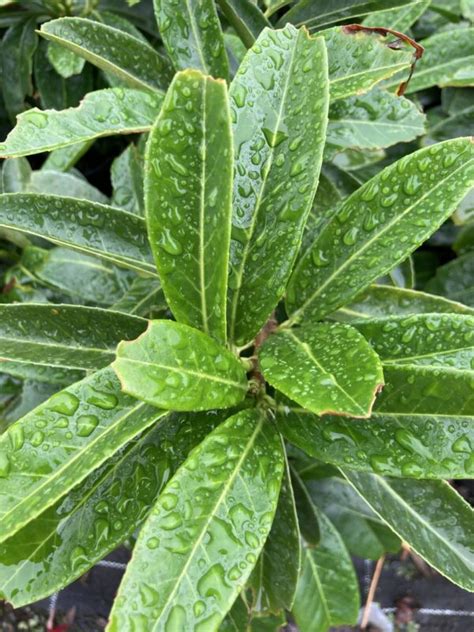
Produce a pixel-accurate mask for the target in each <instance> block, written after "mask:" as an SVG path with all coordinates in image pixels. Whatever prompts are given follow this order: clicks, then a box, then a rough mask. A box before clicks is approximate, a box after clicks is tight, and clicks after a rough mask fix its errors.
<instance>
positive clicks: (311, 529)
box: [291, 467, 321, 574]
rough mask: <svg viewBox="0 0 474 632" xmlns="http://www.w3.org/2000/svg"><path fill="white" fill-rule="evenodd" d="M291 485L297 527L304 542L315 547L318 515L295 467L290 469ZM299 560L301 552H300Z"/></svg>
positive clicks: (317, 535)
mask: <svg viewBox="0 0 474 632" xmlns="http://www.w3.org/2000/svg"><path fill="white" fill-rule="evenodd" d="M291 485H292V488H293V494H294V498H295V505H296V514H297V516H298V525H299V530H300V532H301V535H302V537H303V539H304V541H305V542H306V543H307V544H308V545H310V546H317V545H318V544H319V541H320V539H321V530H320V524H319V513H318V511H317V508H316V507H315V505H314V502H313V500H312V498H311V496H310V495H309V492H308V489H307V488H306V485H305V483H304V481H303V479H302V478H301V476H300V474H299V472H297V471H296V468H295V467H292V468H291ZM300 558H301V552H300ZM300 573H301V559H300ZM300 573H299V574H300Z"/></svg>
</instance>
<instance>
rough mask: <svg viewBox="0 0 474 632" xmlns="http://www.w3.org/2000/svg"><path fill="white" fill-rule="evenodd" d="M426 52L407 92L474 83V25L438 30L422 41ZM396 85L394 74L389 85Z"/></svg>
mask: <svg viewBox="0 0 474 632" xmlns="http://www.w3.org/2000/svg"><path fill="white" fill-rule="evenodd" d="M423 47H424V49H425V52H424V53H423V57H422V58H421V59H420V60H419V61H418V63H417V64H416V69H415V72H414V74H413V77H412V78H411V80H410V83H409V84H408V88H407V90H406V92H407V93H408V94H411V93H413V92H417V91H418V90H425V89H426V88H430V87H431V86H470V85H472V84H473V82H474V72H473V70H472V68H473V62H474V28H469V29H455V30H449V31H446V32H444V33H437V34H435V35H432V36H431V37H428V38H427V39H424V40H423ZM396 84H397V81H396V78H395V77H394V78H393V79H391V80H390V81H389V82H387V85H388V86H394V85H396Z"/></svg>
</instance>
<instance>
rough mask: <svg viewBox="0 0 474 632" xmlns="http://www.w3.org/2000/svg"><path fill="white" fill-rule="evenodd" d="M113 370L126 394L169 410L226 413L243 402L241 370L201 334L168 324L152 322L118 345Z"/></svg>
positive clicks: (235, 362)
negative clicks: (223, 410)
mask: <svg viewBox="0 0 474 632" xmlns="http://www.w3.org/2000/svg"><path fill="white" fill-rule="evenodd" d="M113 367H114V369H115V371H116V373H117V375H118V376H119V378H120V380H121V382H122V388H123V389H124V390H125V392H127V393H129V394H130V395H133V396H134V397H137V398H139V399H143V400H144V401H146V402H148V403H150V404H153V405H154V406H159V407H161V408H169V409H171V410H210V409H212V408H229V407H230V406H233V405H234V404H237V403H239V402H240V401H241V400H243V399H244V397H245V393H246V391H247V380H246V377H245V368H244V366H243V364H241V362H240V361H239V360H238V359H237V358H236V357H235V356H234V355H233V354H232V353H231V352H230V351H228V350H227V349H225V348H224V347H221V346H220V345H219V344H217V343H216V342H215V341H214V340H213V339H212V338H210V337H209V336H207V335H206V334H204V333H202V332H200V331H198V330H197V329H193V328H192V327H188V326H187V325H183V324H181V323H175V322H173V321H170V320H154V321H151V322H150V324H149V327H148V329H147V331H146V332H145V333H144V334H143V335H142V336H140V338H138V339H137V340H135V341H133V342H130V343H122V344H120V345H119V347H118V349H117V359H116V360H115V362H114V364H113Z"/></svg>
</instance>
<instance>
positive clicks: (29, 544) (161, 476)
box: [0, 413, 219, 608]
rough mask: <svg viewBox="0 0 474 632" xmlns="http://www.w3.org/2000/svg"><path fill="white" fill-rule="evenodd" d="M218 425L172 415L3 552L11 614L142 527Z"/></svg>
mask: <svg viewBox="0 0 474 632" xmlns="http://www.w3.org/2000/svg"><path fill="white" fill-rule="evenodd" d="M218 421H219V417H218V416H216V415H215V414H213V413H205V414H201V415H195V414H192V413H191V414H187V415H183V414H180V415H173V416H170V417H169V418H168V419H166V420H164V421H162V422H161V423H159V424H158V425H156V426H153V427H152V428H151V429H147V430H145V431H144V432H143V433H142V434H141V435H140V436H137V437H136V438H134V439H132V441H130V442H129V443H128V444H127V445H126V446H125V447H124V448H122V449H121V450H119V451H118V452H117V453H115V454H114V455H113V456H112V457H111V458H110V459H109V460H108V461H107V462H106V463H104V464H103V465H102V466H101V467H99V468H98V469H96V470H94V472H92V473H91V474H89V475H88V477H87V478H86V479H85V480H84V481H83V482H82V483H81V484H80V485H79V486H77V487H75V488H74V489H73V490H72V491H70V492H69V493H68V494H67V495H66V496H65V497H64V498H61V500H60V501H59V502H57V503H56V504H55V505H53V506H52V507H50V508H49V509H47V510H46V511H44V512H43V513H41V514H40V515H39V516H38V517H37V518H36V519H35V520H33V521H31V522H30V523H28V524H27V525H26V526H25V527H23V528H22V529H20V531H18V532H17V533H15V535H14V536H12V537H11V538H9V539H8V540H6V541H5V542H4V543H3V544H2V545H0V556H1V560H2V562H1V563H0V586H1V587H0V594H1V595H2V597H3V598H5V599H7V600H8V601H9V602H10V603H12V604H13V605H14V607H15V608H18V607H19V606H23V605H25V604H28V603H31V602H32V601H37V600H39V599H42V598H44V597H47V596H48V595H50V594H52V593H53V592H55V591H57V590H58V589H60V588H64V587H65V586H67V585H68V584H70V583H71V582H72V581H74V580H75V579H76V578H78V577H79V576H81V575H82V574H84V572H85V571H86V570H87V569H88V568H90V567H91V566H93V565H94V564H95V563H97V562H98V561H99V560H100V559H102V558H103V557H104V556H105V555H107V554H108V553H110V551H112V550H113V549H114V548H116V547H117V546H119V545H120V544H122V542H123V541H124V540H125V539H126V538H128V537H129V536H130V535H132V533H133V532H134V531H135V530H136V529H137V528H139V527H140V526H141V524H142V522H143V521H144V519H145V517H146V516H147V514H148V512H149V510H150V508H151V506H152V505H153V503H154V501H155V499H156V497H157V496H158V494H159V492H160V491H161V489H162V487H163V486H164V484H165V483H166V482H167V481H168V478H169V475H170V472H173V471H175V470H176V469H177V467H178V466H179V465H180V464H181V462H182V461H183V460H184V459H185V458H186V457H187V455H188V453H189V451H190V450H191V449H192V448H193V447H194V446H195V445H197V444H198V443H199V442H200V441H202V439H204V438H205V436H206V435H207V434H208V433H209V432H210V431H212V430H213V429H214V428H215V426H216V425H217V423H218Z"/></svg>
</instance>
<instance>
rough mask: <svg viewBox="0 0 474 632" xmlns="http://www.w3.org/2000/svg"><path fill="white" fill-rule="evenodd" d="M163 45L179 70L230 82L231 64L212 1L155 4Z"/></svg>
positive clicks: (178, 0)
mask: <svg viewBox="0 0 474 632" xmlns="http://www.w3.org/2000/svg"><path fill="white" fill-rule="evenodd" d="M154 6H155V15H156V21H157V23H158V29H159V31H160V35H161V37H162V40H163V44H164V45H165V48H166V50H167V52H168V55H169V56H170V58H171V61H172V62H173V64H174V66H175V68H176V69H177V70H185V69H186V68H196V69H197V70H201V71H202V72H203V73H204V74H207V75H211V76H212V77H222V78H223V79H228V75H229V62H228V59H227V53H226V51H225V47H224V38H223V36H222V30H221V26H220V23H219V18H218V17H217V11H216V7H215V4H214V2H213V0H199V2H198V1H197V0H154Z"/></svg>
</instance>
